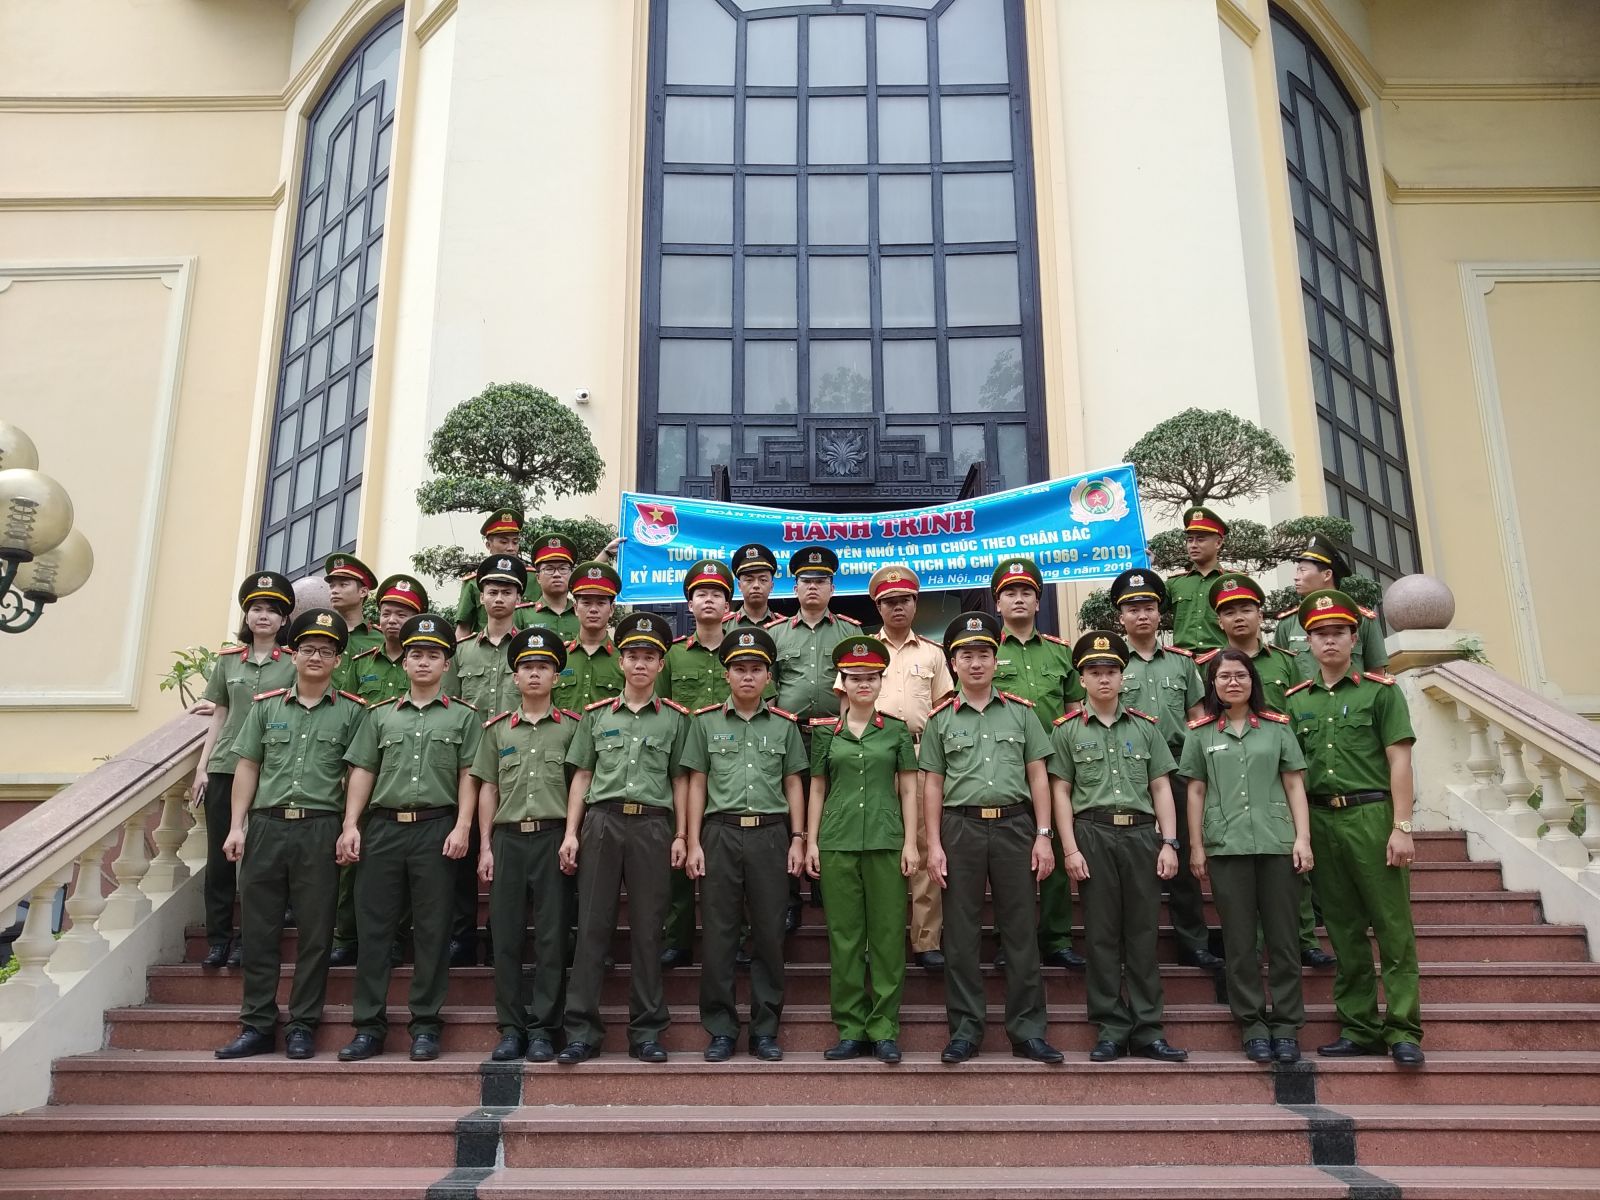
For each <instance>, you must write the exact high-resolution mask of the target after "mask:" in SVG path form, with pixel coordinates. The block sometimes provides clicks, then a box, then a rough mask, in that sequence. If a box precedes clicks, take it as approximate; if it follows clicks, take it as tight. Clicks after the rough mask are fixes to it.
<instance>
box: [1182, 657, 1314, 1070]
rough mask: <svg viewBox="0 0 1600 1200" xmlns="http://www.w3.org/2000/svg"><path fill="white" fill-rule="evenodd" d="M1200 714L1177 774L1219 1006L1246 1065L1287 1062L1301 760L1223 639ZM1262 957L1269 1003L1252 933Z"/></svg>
mask: <svg viewBox="0 0 1600 1200" xmlns="http://www.w3.org/2000/svg"><path fill="white" fill-rule="evenodd" d="M1206 673H1207V683H1206V695H1205V705H1204V708H1205V711H1204V712H1203V713H1202V714H1201V715H1200V716H1198V717H1196V718H1195V719H1194V720H1193V721H1191V722H1190V723H1189V736H1188V740H1187V741H1186V742H1185V744H1184V748H1183V759H1182V762H1181V764H1180V766H1179V768H1178V769H1179V771H1180V772H1181V773H1182V775H1183V776H1184V777H1185V778H1186V779H1187V780H1188V790H1189V811H1188V824H1189V838H1188V841H1189V847H1190V867H1191V869H1192V870H1193V871H1194V873H1195V875H1197V876H1199V877H1200V878H1201V879H1204V878H1206V877H1207V876H1208V875H1209V877H1210V879H1211V891H1212V894H1213V896H1215V898H1216V901H1217V915H1218V916H1219V917H1220V918H1221V920H1222V943H1223V947H1224V949H1225V951H1226V954H1227V976H1226V977H1227V981H1228V1005H1229V1007H1230V1008H1231V1009H1232V1010H1233V1019H1234V1020H1235V1021H1237V1022H1238V1023H1239V1030H1240V1036H1241V1038H1242V1039H1243V1042H1244V1053H1245V1057H1246V1058H1248V1059H1250V1061H1251V1062H1259V1063H1265V1062H1272V1061H1273V1060H1274V1059H1276V1060H1277V1061H1278V1062H1285V1063H1290V1062H1298V1061H1299V1059H1300V1043H1299V1040H1298V1039H1299V1034H1300V1027H1301V1026H1302V1025H1304V1024H1305V1016H1306V1009H1305V1000H1304V998H1303V996H1302V993H1301V989H1300V930H1299V923H1298V921H1297V919H1296V915H1295V914H1296V911H1297V908H1298V905H1299V903H1300V886H1299V882H1298V880H1296V878H1295V875H1296V873H1297V872H1298V873H1301V874H1303V873H1305V872H1306V871H1309V870H1310V869H1311V862H1312V860H1311V818H1310V817H1309V816H1308V815H1307V813H1306V791H1305V756H1304V755H1302V754H1301V752H1300V743H1299V742H1298V741H1296V740H1295V736H1294V731H1293V730H1292V729H1290V728H1289V718H1288V717H1286V716H1284V715H1283V714H1282V713H1276V712H1273V711H1272V710H1271V709H1269V708H1268V707H1267V704H1266V699H1265V697H1264V695H1263V692H1262V687H1261V678H1260V676H1258V675H1257V674H1256V669H1255V664H1254V663H1253V662H1252V661H1251V660H1250V657H1249V656H1248V655H1246V654H1245V653H1244V652H1243V651H1240V650H1235V649H1233V648H1232V647H1227V648H1224V649H1222V650H1220V651H1218V652H1217V656H1216V657H1215V658H1213V659H1212V660H1211V665H1210V667H1209V668H1208V669H1207V672H1206ZM1258 929H1259V930H1260V931H1261V932H1262V935H1263V938H1264V941H1265V943H1266V950H1267V956H1268V967H1267V970H1268V975H1269V981H1270V984H1271V989H1272V1009H1271V1011H1270V1012H1269V1011H1268V1009H1267V1000H1266V996H1265V995H1264V994H1263V992H1262V990H1261V961H1260V956H1259V953H1258V951H1257V949H1256V931H1257V930H1258Z"/></svg>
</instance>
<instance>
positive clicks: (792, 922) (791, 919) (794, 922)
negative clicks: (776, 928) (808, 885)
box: [783, 904, 800, 933]
mask: <svg viewBox="0 0 1600 1200" xmlns="http://www.w3.org/2000/svg"><path fill="white" fill-rule="evenodd" d="M799 928H800V906H799V905H798V904H791V905H789V907H788V908H786V909H784V910H783V931H784V932H785V933H793V932H794V931H795V930H796V929H799Z"/></svg>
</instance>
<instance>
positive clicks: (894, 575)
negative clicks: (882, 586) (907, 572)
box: [883, 571, 905, 583]
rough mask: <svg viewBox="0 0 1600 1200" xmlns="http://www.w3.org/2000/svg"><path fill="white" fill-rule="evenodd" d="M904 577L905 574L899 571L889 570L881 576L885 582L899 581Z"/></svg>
mask: <svg viewBox="0 0 1600 1200" xmlns="http://www.w3.org/2000/svg"><path fill="white" fill-rule="evenodd" d="M904 578H905V576H904V575H902V574H900V572H899V571H890V572H889V573H888V574H887V575H885V576H884V577H883V581H884V582H885V583H899V582H900V581H901V580H902V579H904Z"/></svg>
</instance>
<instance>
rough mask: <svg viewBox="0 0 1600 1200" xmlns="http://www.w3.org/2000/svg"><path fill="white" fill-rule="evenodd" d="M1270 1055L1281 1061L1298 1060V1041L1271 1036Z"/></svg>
mask: <svg viewBox="0 0 1600 1200" xmlns="http://www.w3.org/2000/svg"><path fill="white" fill-rule="evenodd" d="M1272 1057H1273V1058H1275V1059H1277V1060H1278V1061H1279V1062H1281V1063H1297V1062H1299V1061H1300V1043H1299V1042H1297V1041H1295V1040H1294V1039H1293V1038H1273V1039H1272Z"/></svg>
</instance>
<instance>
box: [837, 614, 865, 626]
mask: <svg viewBox="0 0 1600 1200" xmlns="http://www.w3.org/2000/svg"><path fill="white" fill-rule="evenodd" d="M833 615H834V616H836V617H837V618H839V620H841V621H843V622H844V623H845V624H846V625H854V626H856V628H858V629H859V628H860V627H861V622H860V621H858V620H856V619H855V618H854V617H847V616H845V614H844V613H834V614H833Z"/></svg>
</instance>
